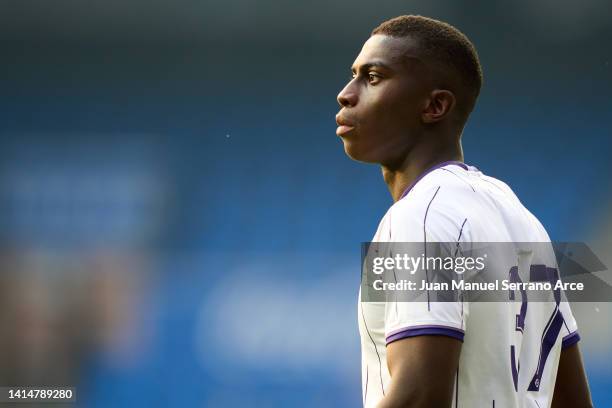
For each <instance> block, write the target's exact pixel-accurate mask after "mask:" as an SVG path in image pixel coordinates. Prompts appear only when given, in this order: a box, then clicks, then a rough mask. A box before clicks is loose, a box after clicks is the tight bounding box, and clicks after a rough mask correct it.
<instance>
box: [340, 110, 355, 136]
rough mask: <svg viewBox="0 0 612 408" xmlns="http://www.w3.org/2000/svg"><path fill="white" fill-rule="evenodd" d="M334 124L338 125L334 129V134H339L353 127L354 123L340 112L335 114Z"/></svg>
mask: <svg viewBox="0 0 612 408" xmlns="http://www.w3.org/2000/svg"><path fill="white" fill-rule="evenodd" d="M336 124H337V125H338V128H337V129H336V135H338V136H341V135H343V134H345V133H348V132H350V131H351V130H353V129H355V125H354V124H353V122H351V121H350V120H348V119H347V118H346V117H344V116H342V115H340V114H338V115H336Z"/></svg>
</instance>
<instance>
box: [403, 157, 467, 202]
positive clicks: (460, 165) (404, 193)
mask: <svg viewBox="0 0 612 408" xmlns="http://www.w3.org/2000/svg"><path fill="white" fill-rule="evenodd" d="M451 164H454V165H455V166H459V167H461V168H463V169H464V170H469V167H468V165H467V164H465V163H463V162H460V161H456V160H451V161H445V162H442V163H438V164H436V165H435V166H433V167H430V168H429V169H427V170H425V171H424V172H423V173H421V175H419V177H417V178H416V180H414V181H413V182H412V183H411V184H410V185H409V186H408V188H406V190H404V192H403V193H402V195H401V196H400V198H399V200H401V199H402V198H404V197H406V195H407V194H408V193H409V192H410V190H412V188H413V187H414V186H416V184H417V183H418V182H419V181H421V179H422V178H423V177H425V176H426V175H428V174H429V173H431V172H432V171H434V170H436V169H439V168H440V167H444V166H448V165H451Z"/></svg>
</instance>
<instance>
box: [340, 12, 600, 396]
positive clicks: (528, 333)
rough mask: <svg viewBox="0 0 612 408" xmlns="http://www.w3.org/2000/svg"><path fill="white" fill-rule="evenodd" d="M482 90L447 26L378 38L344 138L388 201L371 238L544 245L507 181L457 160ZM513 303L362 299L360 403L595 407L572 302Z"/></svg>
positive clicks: (465, 49)
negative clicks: (372, 167) (371, 169)
mask: <svg viewBox="0 0 612 408" xmlns="http://www.w3.org/2000/svg"><path fill="white" fill-rule="evenodd" d="M481 84H482V70H481V66H480V62H479V59H478V56H477V53H476V50H475V48H474V46H473V44H472V43H471V42H470V41H469V40H468V38H467V37H466V36H465V35H464V34H462V33H461V32H460V31H459V30H457V29H456V28H454V27H452V26H451V25H449V24H446V23H444V22H440V21H437V20H434V19H430V18H426V17H422V16H400V17H397V18H394V19H391V20H388V21H386V22H384V23H382V24H381V25H380V26H378V27H377V28H376V29H374V30H373V31H372V34H371V36H370V38H369V39H368V40H367V41H366V42H365V44H364V45H363V48H362V49H361V52H360V53H359V55H358V56H357V58H356V59H355V61H354V63H353V66H352V78H351V79H350V81H349V82H348V84H347V85H346V86H345V87H344V89H342V91H341V92H340V93H339V95H338V98H337V99H338V102H339V104H340V106H341V109H340V112H339V113H338V115H337V116H336V122H337V124H338V128H337V130H336V133H337V135H338V136H340V138H341V139H342V141H343V144H344V149H345V152H346V153H347V155H348V156H349V157H351V158H352V159H354V160H358V161H362V162H367V163H377V164H379V165H380V166H381V168H382V174H383V178H384V180H385V183H386V184H387V186H388V188H389V191H390V193H391V196H392V198H393V201H394V204H393V205H392V206H391V208H389V210H388V211H387V213H386V214H385V216H384V217H383V219H382V221H381V222H380V224H379V227H378V230H377V231H376V234H375V237H374V239H373V241H377V242H423V241H427V242H457V243H460V242H499V241H504V242H550V238H549V236H548V234H547V233H546V231H545V230H544V228H543V227H542V225H541V224H540V222H539V221H538V220H537V219H536V218H535V217H534V216H533V215H532V214H531V213H530V212H529V211H528V210H527V209H526V208H525V207H523V205H522V204H521V203H520V201H519V200H518V198H517V197H516V196H515V195H514V193H513V192H512V190H511V189H510V188H509V187H508V186H507V185H506V184H504V183H503V182H501V181H499V180H497V179H494V178H492V177H489V176H486V175H484V174H483V173H482V172H480V171H479V170H478V169H477V168H475V167H473V166H470V165H467V164H465V163H464V162H463V152H462V148H461V134H462V131H463V128H464V126H465V124H466V121H467V119H468V116H469V115H470V113H471V111H472V110H473V108H474V105H475V103H476V99H477V97H478V94H479V91H480V87H481ZM492 153H494V152H492ZM509 165H516V163H512V164H509ZM551 262H552V263H554V261H551ZM547 266H549V267H552V268H555V267H556V265H547ZM516 305H518V307H520V306H521V304H520V303H514V302H495V303H478V302H472V303H469V302H459V301H458V302H431V303H430V302H418V303H417V302H403V303H400V302H396V303H395V304H393V307H390V305H389V302H362V301H361V300H360V302H359V305H358V318H359V330H360V336H361V347H362V385H363V403H364V406H365V407H378V408H387V407H465V408H480V407H498V408H507V407H533V408H545V407H551V406H552V407H555V408H557V407H572V408H578V407H591V406H592V403H591V397H590V393H589V389H588V383H587V380H586V375H585V372H584V368H583V365H582V360H581V354H580V351H579V348H578V344H577V342H578V340H579V336H578V333H577V327H576V321H575V320H574V317H573V316H572V313H571V311H570V309H569V305H568V304H567V302H562V303H561V304H558V303H557V304H555V303H554V302H552V304H551V302H540V303H529V308H528V309H527V308H526V315H525V314H523V313H522V312H521V313H519V312H517V306H516ZM519 314H521V316H520V317H519Z"/></svg>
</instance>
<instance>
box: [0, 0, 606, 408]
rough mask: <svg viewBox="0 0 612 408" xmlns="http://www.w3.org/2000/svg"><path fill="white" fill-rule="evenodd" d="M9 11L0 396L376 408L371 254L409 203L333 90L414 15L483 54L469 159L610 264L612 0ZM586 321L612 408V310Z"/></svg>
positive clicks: (39, 6) (0, 104)
mask: <svg viewBox="0 0 612 408" xmlns="http://www.w3.org/2000/svg"><path fill="white" fill-rule="evenodd" d="M2 9H3V10H2V13H0V34H1V35H0V44H1V47H2V50H3V52H2V55H3V64H2V65H1V66H0V86H1V89H2V92H1V94H0V95H1V96H0V112H1V113H0V114H1V119H2V120H1V121H0V244H1V246H0V269H1V273H0V323H2V325H1V327H2V333H1V334H2V335H1V336H0V361H3V364H2V367H1V368H0V383H2V384H6V385H19V384H21V385H23V384H45V385H48V384H67V385H76V386H77V387H78V400H79V403H78V406H82V407H108V406H113V407H133V406H147V407H165V406H177V407H187V406H190V407H191V406H201V407H243V406H254V407H286V406H291V407H339V406H343V407H345V406H346V407H348V406H359V405H360V404H361V389H360V387H361V383H360V351H359V340H358V333H357V319H356V307H355V305H356V302H357V290H358V285H359V273H360V270H359V254H360V247H359V245H360V242H362V241H368V240H369V239H370V238H371V237H372V235H373V233H374V231H375V229H376V226H377V224H378V222H379V220H380V218H381V217H382V216H383V215H384V213H385V211H386V209H387V208H388V206H389V205H390V204H391V199H390V196H389V194H388V191H387V190H386V187H385V185H384V183H383V181H382V178H381V174H380V170H379V169H378V168H376V167H375V166H368V165H364V164H359V163H355V162H352V161H350V160H349V159H348V158H347V157H346V156H345V154H344V151H343V148H342V144H341V141H340V140H339V139H338V138H337V137H336V136H335V127H336V125H335V122H334V115H335V113H336V112H337V110H338V105H337V102H336V99H335V98H336V95H337V93H338V92H339V91H340V89H341V88H342V87H343V86H344V84H345V83H346V81H347V80H348V78H349V74H350V69H349V68H350V66H351V63H352V61H353V59H354V58H355V57H356V55H357V54H358V52H359V49H360V48H361V45H362V44H363V42H364V41H365V40H366V39H367V37H368V35H369V32H370V31H371V30H372V28H374V27H375V26H376V25H378V24H379V23H380V22H382V21H383V20H385V19H387V18H391V17H394V16H396V15H400V14H423V15H427V16H431V17H434V18H439V19H442V20H444V21H448V22H449V23H451V24H454V25H456V26H457V27H458V28H459V29H461V30H462V31H463V32H465V33H466V34H467V35H468V36H469V37H470V38H471V40H472V41H473V42H474V44H475V45H476V47H477V49H478V51H479V54H480V58H481V62H482V64H483V67H484V77H485V82H484V88H483V91H482V93H481V96H480V100H479V102H478V105H477V107H476V110H475V111H474V113H473V114H472V117H471V120H470V121H469V124H468V126H467V128H466V129H465V132H464V135H463V147H464V151H465V157H466V162H468V163H469V164H472V165H475V166H477V167H478V168H480V169H481V170H482V171H484V172H485V173H487V174H489V175H492V176H494V177H497V178H500V179H502V180H504V181H506V182H507V183H508V184H509V185H510V186H511V187H512V188H513V189H514V191H515V192H516V193H517V194H518V196H519V197H520V198H521V200H522V201H523V202H524V203H525V205H526V206H527V207H528V208H529V209H530V210H531V211H532V212H533V213H534V214H535V215H536V216H537V217H538V218H539V219H540V220H541V221H542V222H543V224H544V225H545V227H546V228H547V229H548V231H549V233H550V235H551V237H552V238H553V239H556V240H568V241H579V240H580V241H587V242H589V243H590V244H591V246H592V248H593V249H594V250H595V251H596V253H598V255H600V256H601V258H602V260H604V263H606V264H607V265H610V263H611V261H612V260H611V259H610V258H609V257H610V255H608V253H609V252H610V248H611V244H612V238H611V236H612V217H611V216H610V214H611V212H610V208H611V204H612V201H611V199H612V195H611V188H610V182H609V180H610V174H612V172H611V170H612V163H611V162H610V153H611V151H612V134H611V133H612V115H611V100H610V95H611V94H612V78H611V72H612V71H611V69H612V68H611V66H610V62H611V60H612V54H611V53H610V47H609V44H608V39H609V38H611V37H612V23H611V21H612V11H611V9H610V7H609V5H608V4H607V2H605V1H602V0H587V1H585V2H581V3H575V2H569V1H555V2H553V1H551V0H537V1H519V2H509V1H503V2H477V1H465V2H451V1H407V2H406V1H398V0H393V1H382V2H379V3H376V4H374V3H368V2H365V1H363V0H356V1H351V2H348V1H331V2H329V1H325V2H323V1H320V0H314V1H312V2H280V1H273V0H266V1H260V2H252V1H248V0H230V1H225V2H221V1H208V2H195V1H187V0H180V1H174V2H170V1H163V0H155V1H146V2H145V1H142V0H132V1H129V2H115V1H111V2H109V1H98V0H96V1H90V2H87V3H84V2H81V3H77V2H71V1H67V0H58V1H54V2H47V1H24V2H3V6H2ZM598 250H599V252H597V251H598ZM606 256H607V257H606ZM574 311H575V314H576V317H577V319H578V325H579V327H580V332H581V335H582V337H583V340H582V342H581V343H580V344H581V347H582V351H583V353H584V356H585V360H586V362H585V363H586V367H587V371H588V375H589V379H590V383H591V387H592V393H593V397H594V400H595V403H596V406H608V405H610V404H612V392H611V391H610V390H611V389H612V369H610V366H611V365H610V362H611V360H612V324H611V323H610V322H611V321H612V319H611V318H612V307H610V304H577V305H574Z"/></svg>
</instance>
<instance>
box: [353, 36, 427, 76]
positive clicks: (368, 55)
mask: <svg viewBox="0 0 612 408" xmlns="http://www.w3.org/2000/svg"><path fill="white" fill-rule="evenodd" d="M413 60H414V61H418V60H419V58H418V54H417V44H416V41H415V40H413V39H412V38H410V37H401V38H397V37H391V36H388V35H381V34H376V35H373V36H371V37H370V38H368V40H367V41H366V42H365V44H363V47H362V48H361V51H360V52H359V55H358V56H357V58H356V59H355V62H354V63H353V68H355V69H357V68H359V66H361V65H364V64H367V63H370V62H372V61H380V62H382V63H383V64H385V65H388V66H391V67H393V66H395V67H400V66H402V67H404V66H405V65H406V63H407V62H409V61H413Z"/></svg>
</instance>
